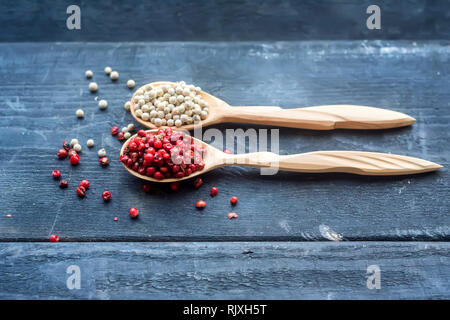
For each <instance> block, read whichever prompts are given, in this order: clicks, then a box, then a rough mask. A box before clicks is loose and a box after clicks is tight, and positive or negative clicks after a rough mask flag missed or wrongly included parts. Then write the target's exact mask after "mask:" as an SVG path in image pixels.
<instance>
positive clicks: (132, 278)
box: [0, 242, 450, 300]
mask: <svg viewBox="0 0 450 320" xmlns="http://www.w3.org/2000/svg"><path fill="white" fill-rule="evenodd" d="M449 255H450V244H448V243H438V242H432V243H426V242H424V243H396V242H394V243H392V242H391V243H389V242H357V243H348V242H346V243H325V242H319V243H311V242H307V243H289V242H280V243H258V242H251V243H245V242H243V243H138V242H133V243H83V244H80V243H58V244H50V243H22V244H19V243H3V244H2V245H1V246H0V283H1V286H0V298H1V299H71V298H83V299H133V300H134V299H448V298H449V297H450V295H449V292H450V282H449V279H450V268H449V262H450V261H449V260H450V259H449ZM73 265H75V266H77V267H79V270H80V273H79V274H80V289H72V290H69V289H68V287H67V284H66V283H67V279H68V277H69V276H70V275H72V274H73V271H71V272H70V273H69V274H67V272H66V271H67V268H68V267H69V266H73ZM371 265H377V266H378V267H379V269H380V273H379V275H380V289H376V288H375V289H368V287H367V279H368V277H369V276H370V275H372V272H370V273H367V268H368V267H369V266H371ZM72 279H73V278H72ZM369 282H370V281H369ZM71 283H72V284H73V282H71Z"/></svg>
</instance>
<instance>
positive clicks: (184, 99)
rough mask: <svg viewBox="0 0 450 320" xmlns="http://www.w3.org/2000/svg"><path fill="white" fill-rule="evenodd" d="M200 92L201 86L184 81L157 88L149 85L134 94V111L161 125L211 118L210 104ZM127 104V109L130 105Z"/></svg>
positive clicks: (175, 124)
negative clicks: (209, 113) (209, 114)
mask: <svg viewBox="0 0 450 320" xmlns="http://www.w3.org/2000/svg"><path fill="white" fill-rule="evenodd" d="M200 92H201V89H200V88H199V87H195V86H194V85H187V84H186V83H185V82H184V81H180V82H176V83H174V84H167V85H162V86H155V87H152V86H151V85H146V86H144V87H143V88H140V89H138V90H137V91H136V93H135V95H134V100H133V102H134V111H135V114H136V116H137V117H139V118H141V119H142V120H144V121H150V122H151V123H153V124H154V125H155V126H157V127H160V126H169V127H172V126H176V127H181V126H182V125H186V124H193V123H197V122H200V121H201V120H204V119H206V118H207V117H208V103H207V102H206V101H204V100H203V98H202V96H201V95H200ZM127 104H128V103H127ZM127 104H125V106H124V107H125V109H127V108H129V107H130V105H129V104H128V105H127Z"/></svg>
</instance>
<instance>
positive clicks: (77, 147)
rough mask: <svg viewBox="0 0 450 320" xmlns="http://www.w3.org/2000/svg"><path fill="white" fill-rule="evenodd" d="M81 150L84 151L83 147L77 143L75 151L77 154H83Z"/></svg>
mask: <svg viewBox="0 0 450 320" xmlns="http://www.w3.org/2000/svg"><path fill="white" fill-rule="evenodd" d="M81 149H83V148H82V147H81V144H79V143H77V144H76V145H74V146H73V150H75V151H76V152H81Z"/></svg>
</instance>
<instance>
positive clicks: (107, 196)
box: [102, 190, 111, 201]
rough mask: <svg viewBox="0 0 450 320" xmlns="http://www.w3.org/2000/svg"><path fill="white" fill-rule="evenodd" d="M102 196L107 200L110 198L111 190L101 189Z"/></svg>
mask: <svg viewBox="0 0 450 320" xmlns="http://www.w3.org/2000/svg"><path fill="white" fill-rule="evenodd" d="M102 198H103V200H104V201H109V200H110V199H111V192H109V191H108V190H105V191H103V193H102Z"/></svg>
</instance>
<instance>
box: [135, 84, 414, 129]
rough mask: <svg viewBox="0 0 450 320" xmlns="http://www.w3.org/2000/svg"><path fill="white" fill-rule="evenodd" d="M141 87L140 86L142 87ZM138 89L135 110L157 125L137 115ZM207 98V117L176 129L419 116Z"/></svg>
mask: <svg viewBox="0 0 450 320" xmlns="http://www.w3.org/2000/svg"><path fill="white" fill-rule="evenodd" d="M174 84H175V83H174V82H169V81H158V82H152V83H149V84H146V85H144V86H142V87H140V88H139V89H142V90H145V87H147V86H149V85H150V86H152V87H159V86H163V85H174ZM139 89H138V90H139ZM136 92H137V90H136V91H135V92H134V94H133V96H132V98H131V101H130V106H131V108H130V109H131V110H130V111H131V114H132V116H133V117H134V118H135V119H136V121H137V122H139V123H140V124H142V125H143V126H144V127H147V128H150V129H156V128H157V127H156V126H155V125H154V124H152V123H151V122H150V121H144V120H142V119H141V118H139V117H138V116H137V115H136V112H135V110H134V98H135V96H136ZM199 94H200V95H201V96H202V98H203V100H205V101H206V102H207V103H208V109H209V114H208V116H207V117H206V119H204V120H201V121H199V122H198V123H193V124H186V125H183V126H181V127H173V128H174V129H175V128H176V129H184V130H192V129H194V128H195V127H196V126H198V127H200V126H203V127H206V126H210V125H213V124H216V123H222V122H238V123H252V124H259V125H270V126H277V127H290V128H298V129H311V130H333V129H388V128H396V127H404V126H408V125H411V124H413V123H414V122H415V121H416V120H415V119H414V118H412V117H410V116H408V115H406V114H404V113H401V112H397V111H392V110H387V109H380V108H374V107H366V106H354V105H327V106H315V107H305V108H294V109H282V108H280V107H278V106H251V107H249V106H240V107H231V106H230V105H229V104H227V103H226V102H225V101H223V100H221V99H219V98H217V97H215V96H213V95H211V94H209V93H207V92H204V91H200V92H199Z"/></svg>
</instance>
